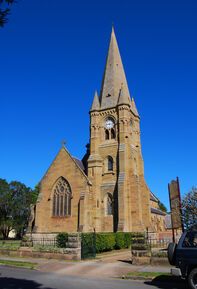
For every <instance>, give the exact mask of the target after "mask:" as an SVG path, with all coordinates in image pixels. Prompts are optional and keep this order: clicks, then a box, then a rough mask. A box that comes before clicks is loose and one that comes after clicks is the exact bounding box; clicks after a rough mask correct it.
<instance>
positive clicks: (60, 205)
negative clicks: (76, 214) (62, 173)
mask: <svg viewBox="0 0 197 289" xmlns="http://www.w3.org/2000/svg"><path fill="white" fill-rule="evenodd" d="M71 197H72V193H71V188H70V185H69V183H68V182H67V181H66V180H65V179H64V178H63V177H60V178H59V179H58V180H57V182H56V184H55V186H54V189H53V216H54V217H65V216H69V215H71Z"/></svg>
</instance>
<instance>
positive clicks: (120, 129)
mask: <svg viewBox="0 0 197 289" xmlns="http://www.w3.org/2000/svg"><path fill="white" fill-rule="evenodd" d="M89 113H90V140H89V145H87V152H86V154H85V156H84V157H83V159H82V160H78V159H76V158H74V157H73V156H72V155H71V153H70V152H68V150H67V149H66V147H65V146H64V145H63V146H62V148H61V149H60V151H59V153H58V154H57V156H56V157H55V160H54V161H53V162H52V164H51V165H50V167H49V169H48V170H47V172H46V174H45V175H44V176H43V178H42V180H41V182H40V194H39V197H38V201H37V204H36V207H35V212H34V213H35V214H34V218H33V219H32V220H31V222H30V227H31V228H30V230H32V233H33V235H34V236H36V235H39V236H40V234H47V235H48V234H55V233H58V232H92V231H94V230H95V231H96V232H116V231H123V232H132V231H135V232H140V231H145V230H146V229H147V228H151V230H154V228H153V220H156V224H157V227H158V224H160V225H159V226H160V227H161V228H160V230H163V225H164V224H163V222H164V218H163V216H164V215H165V214H164V213H163V212H162V211H160V210H159V207H158V199H157V198H156V197H155V196H154V195H153V194H152V193H151V192H150V190H149V188H148V186H147V184H146V181H145V179H144V164H143V158H142V152H141V141H140V116H139V114H138V111H137V108H136V105H135V101H134V99H133V98H131V97H130V93H129V89H128V85H127V80H126V76H125V72H124V68H123V64H122V60H121V56H120V52H119V48H118V44H117V40H116V36H115V33H114V29H113V28H112V33H111V39H110V44H109V50H108V55H107V61H106V66H105V70H104V75H103V82H102V86H101V91H100V94H99V95H98V94H97V92H96V93H95V95H94V99H93V102H92V107H91V109H90V112H89ZM155 218H156V219H155ZM159 218H160V219H159ZM158 220H159V222H160V223H158ZM155 230H158V228H155Z"/></svg>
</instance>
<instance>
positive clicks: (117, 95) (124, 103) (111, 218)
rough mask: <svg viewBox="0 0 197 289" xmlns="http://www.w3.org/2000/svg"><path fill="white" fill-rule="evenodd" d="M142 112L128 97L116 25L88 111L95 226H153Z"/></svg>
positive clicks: (139, 228)
mask: <svg viewBox="0 0 197 289" xmlns="http://www.w3.org/2000/svg"><path fill="white" fill-rule="evenodd" d="M139 123H140V117H139V114H138V111H137V108H136V105H135V102H134V99H133V98H132V99H131V98H130V93H129V89H128V85H127V80H126V76H125V72H124V68H123V64H122V60H121V56H120V52H119V48H118V44H117V40H116V36H115V33H114V29H113V28H112V33H111V39H110V44H109V49H108V55H107V61H106V66H105V71H104V76H103V81H102V86H101V92H100V95H99V96H98V94H97V92H95V95H94V100H93V103H92V107H91V110H90V155H89V158H88V178H89V179H90V180H91V182H92V212H93V216H92V217H93V224H94V227H95V229H96V231H98V232H100V231H103V232H112V231H125V232H131V231H144V230H145V229H146V227H148V226H149V220H150V208H149V194H150V192H149V189H148V187H147V185H146V182H145V180H144V167H143V159H142V154H141V142H140V124H139Z"/></svg>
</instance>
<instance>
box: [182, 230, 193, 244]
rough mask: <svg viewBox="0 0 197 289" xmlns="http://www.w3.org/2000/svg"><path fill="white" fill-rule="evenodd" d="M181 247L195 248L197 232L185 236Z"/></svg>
mask: <svg viewBox="0 0 197 289" xmlns="http://www.w3.org/2000/svg"><path fill="white" fill-rule="evenodd" d="M182 247H184V248H186V247H189V248H197V231H196V232H188V233H187V234H186V236H185V239H184V241H183V244H182Z"/></svg>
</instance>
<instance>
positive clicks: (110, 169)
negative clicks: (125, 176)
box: [107, 156, 114, 171]
mask: <svg viewBox="0 0 197 289" xmlns="http://www.w3.org/2000/svg"><path fill="white" fill-rule="evenodd" d="M107 162H108V171H113V165H114V161H113V158H112V157H111V156H108V157H107Z"/></svg>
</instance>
